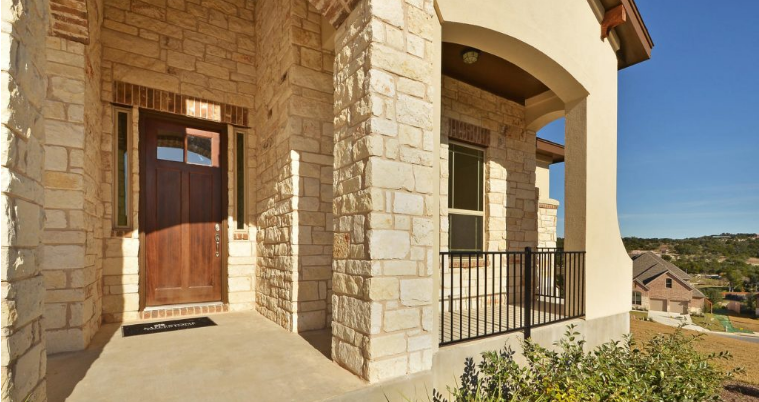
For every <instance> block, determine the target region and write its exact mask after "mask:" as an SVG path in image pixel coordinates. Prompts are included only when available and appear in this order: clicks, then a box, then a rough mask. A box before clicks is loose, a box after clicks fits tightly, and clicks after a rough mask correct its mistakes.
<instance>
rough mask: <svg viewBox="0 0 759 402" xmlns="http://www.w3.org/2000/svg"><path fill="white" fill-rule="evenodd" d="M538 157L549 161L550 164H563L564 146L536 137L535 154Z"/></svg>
mask: <svg viewBox="0 0 759 402" xmlns="http://www.w3.org/2000/svg"><path fill="white" fill-rule="evenodd" d="M536 153H537V154H538V155H541V156H545V157H547V158H550V159H551V163H552V164H553V163H559V162H564V145H561V144H557V143H555V142H552V141H548V140H545V139H543V138H540V137H538V144H537V152H536Z"/></svg>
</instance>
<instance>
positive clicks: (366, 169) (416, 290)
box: [332, 0, 440, 381]
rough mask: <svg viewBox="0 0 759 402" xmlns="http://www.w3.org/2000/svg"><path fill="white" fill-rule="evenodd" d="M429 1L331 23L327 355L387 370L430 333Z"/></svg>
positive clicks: (435, 31) (415, 362)
mask: <svg viewBox="0 0 759 402" xmlns="http://www.w3.org/2000/svg"><path fill="white" fill-rule="evenodd" d="M439 29H440V27H439V23H438V21H437V19H436V18H435V12H434V7H433V2H432V1H400V0H388V1H360V2H358V4H357V5H356V8H355V9H354V10H353V11H352V13H351V14H350V16H349V17H348V18H347V19H346V20H345V22H344V23H343V24H342V25H341V26H340V28H339V29H338V31H337V34H336V41H335V48H336V49H337V51H338V53H337V54H336V59H335V133H334V135H335V151H334V155H335V161H334V167H335V173H334V191H335V193H334V196H335V200H334V209H333V211H334V215H335V238H334V253H333V256H334V261H333V265H332V266H333V270H334V274H333V290H334V295H333V297H332V302H333V309H334V311H333V321H332V337H333V338H332V357H333V360H334V361H335V362H337V363H338V364H340V365H342V366H343V367H346V368H347V369H349V370H351V371H352V372H354V373H356V374H358V375H360V376H362V377H363V378H366V379H368V380H369V381H380V380H384V379H387V378H392V377H398V376H402V375H405V374H409V373H414V372H418V371H422V370H426V369H429V368H430V367H431V365H432V355H433V351H434V348H435V347H436V345H435V334H436V328H434V318H433V316H434V312H433V309H434V308H435V307H434V306H433V289H432V288H433V280H432V273H433V271H434V269H435V264H436V262H437V256H434V255H433V246H434V237H435V236H436V235H435V224H434V219H437V218H436V217H435V218H433V211H435V206H434V203H435V202H437V200H434V199H433V197H432V194H433V189H434V187H433V186H434V185H435V180H436V178H437V174H436V173H433V166H434V162H433V149H434V141H436V140H437V139H436V138H435V136H434V135H433V134H434V124H433V115H434V107H433V103H434V99H435V98H436V97H437V96H438V94H437V93H436V91H435V88H436V87H437V85H436V83H435V82H434V81H435V78H434V77H436V76H437V75H436V74H435V73H434V70H433V66H435V62H434V60H435V56H434V55H435V53H436V51H435V46H434V45H433V44H434V43H436V41H439V34H440V31H439Z"/></svg>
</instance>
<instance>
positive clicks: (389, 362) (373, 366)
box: [368, 355, 408, 382]
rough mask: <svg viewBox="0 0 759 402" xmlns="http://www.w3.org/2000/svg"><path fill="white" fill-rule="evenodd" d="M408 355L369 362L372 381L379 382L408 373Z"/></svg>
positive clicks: (369, 373) (369, 375)
mask: <svg viewBox="0 0 759 402" xmlns="http://www.w3.org/2000/svg"><path fill="white" fill-rule="evenodd" d="M407 366H408V355H403V356H398V357H393V358H390V359H384V360H370V361H369V362H368V377H369V381H370V382H378V381H382V380H385V379H388V378H394V377H400V376H402V375H405V374H406V368H407Z"/></svg>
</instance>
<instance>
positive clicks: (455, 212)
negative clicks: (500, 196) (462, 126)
mask: <svg viewBox="0 0 759 402" xmlns="http://www.w3.org/2000/svg"><path fill="white" fill-rule="evenodd" d="M451 145H454V146H457V147H464V148H469V149H473V150H475V151H478V152H482V183H481V186H480V197H481V198H480V199H481V200H482V211H475V210H470V209H459V208H452V207H448V249H449V250H451V251H470V250H458V249H457V250H454V249H453V248H452V247H451V239H452V237H453V236H452V233H453V226H452V225H451V215H468V216H479V217H482V225H481V227H480V238H481V239H482V246H481V247H480V250H479V251H483V249H484V248H485V219H486V217H485V187H486V186H485V182H486V181H487V178H486V177H485V176H486V173H485V172H486V170H485V161H486V148H484V147H479V146H476V145H471V144H467V143H464V142H459V141H450V140H449V142H448V158H449V166H450V165H451V164H452V163H455V161H451V160H450V158H451V152H452V150H451ZM452 176H453V170H452V169H448V198H449V200H450V199H451V198H452V197H453V186H451V181H452ZM472 251H473V250H472Z"/></svg>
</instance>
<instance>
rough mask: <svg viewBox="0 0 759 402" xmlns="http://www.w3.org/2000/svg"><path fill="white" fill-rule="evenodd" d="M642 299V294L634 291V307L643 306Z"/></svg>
mask: <svg viewBox="0 0 759 402" xmlns="http://www.w3.org/2000/svg"><path fill="white" fill-rule="evenodd" d="M641 300H642V297H641V294H640V292H635V291H633V306H640V305H641V304H642V301H641Z"/></svg>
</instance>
